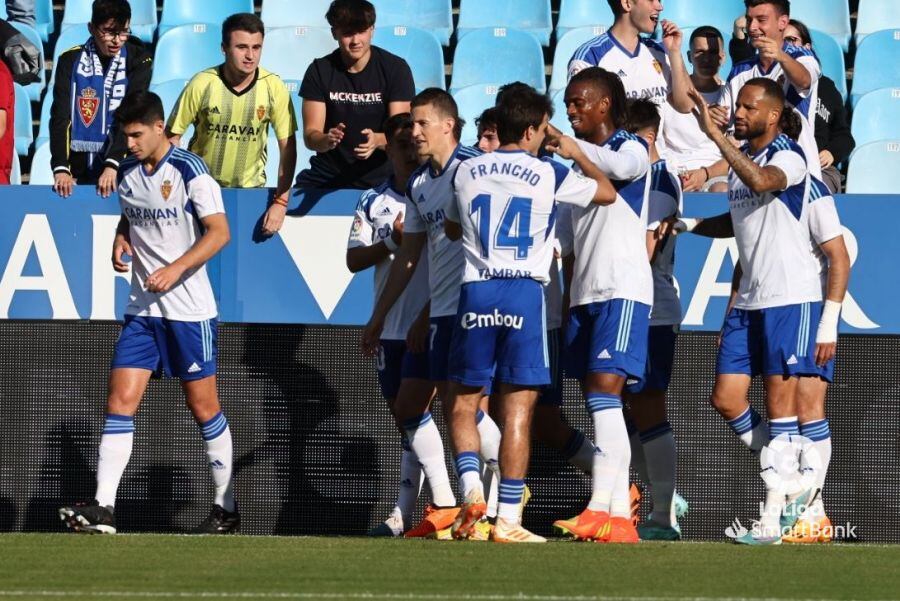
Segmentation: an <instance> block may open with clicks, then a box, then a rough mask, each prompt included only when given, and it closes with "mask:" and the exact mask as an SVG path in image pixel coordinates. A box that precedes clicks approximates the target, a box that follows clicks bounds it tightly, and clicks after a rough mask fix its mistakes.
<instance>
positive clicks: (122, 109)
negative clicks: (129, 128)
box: [116, 90, 166, 125]
mask: <svg viewBox="0 0 900 601" xmlns="http://www.w3.org/2000/svg"><path fill="white" fill-rule="evenodd" d="M165 120H166V113H165V111H164V110H163V103H162V99H160V97H159V96H157V95H156V94H154V93H153V92H148V91H146V90H136V91H134V92H130V93H128V94H127V95H126V96H125V98H124V100H122V104H120V105H119V108H117V109H116V121H118V123H119V125H128V124H129V123H140V124H142V125H153V124H154V123H156V122H157V121H165Z"/></svg>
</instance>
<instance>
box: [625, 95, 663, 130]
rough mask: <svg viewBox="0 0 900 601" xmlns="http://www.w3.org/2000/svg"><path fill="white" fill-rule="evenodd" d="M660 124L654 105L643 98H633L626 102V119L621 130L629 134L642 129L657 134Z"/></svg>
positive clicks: (657, 111)
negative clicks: (650, 130)
mask: <svg viewBox="0 0 900 601" xmlns="http://www.w3.org/2000/svg"><path fill="white" fill-rule="evenodd" d="M660 122H661V119H660V116H659V107H658V106H656V104H655V103H653V102H650V101H649V100H646V99H644V98H634V99H632V100H629V101H628V119H627V120H626V121H625V124H624V125H623V126H622V128H623V129H624V130H626V131H629V132H631V133H637V132H639V131H641V130H644V129H652V130H653V132H654V133H659V124H660Z"/></svg>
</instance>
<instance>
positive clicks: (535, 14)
mask: <svg viewBox="0 0 900 601" xmlns="http://www.w3.org/2000/svg"><path fill="white" fill-rule="evenodd" d="M484 27H488V28H494V27H498V28H508V29H520V30H522V31H527V32H528V33H530V34H532V35H533V36H535V37H536V38H537V40H538V41H539V42H540V43H541V45H542V46H549V45H550V32H551V31H553V20H552V18H551V16H550V0H494V1H493V2H485V1H484V0H461V1H460V5H459V23H458V24H457V26H456V38H457V40H461V39H462V38H463V37H465V36H466V35H467V34H469V33H470V32H472V31H474V30H476V29H481V28H484Z"/></svg>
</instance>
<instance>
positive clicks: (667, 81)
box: [569, 32, 672, 104]
mask: <svg viewBox="0 0 900 601" xmlns="http://www.w3.org/2000/svg"><path fill="white" fill-rule="evenodd" d="M588 67H601V68H603V69H605V70H606V71H610V72H612V73H615V74H616V75H618V76H619V79H621V80H622V84H623V85H624V86H625V94H626V95H627V96H628V98H641V99H648V100H652V101H653V102H654V103H655V104H664V103H665V102H666V99H667V98H668V95H669V90H670V89H671V86H672V69H671V67H670V65H669V57H668V56H666V51H665V49H664V48H663V47H662V46H661V45H660V44H659V42H657V41H655V40H652V39H650V38H643V37H642V38H641V39H640V42H638V45H637V49H636V50H635V51H634V53H632V52H630V51H629V50H626V49H625V47H623V46H622V44H620V43H619V41H618V40H617V39H616V38H615V37H614V36H613V35H612V33H610V32H606V33H604V34H603V35H600V36H597V37H596V38H593V39H591V40H588V41H587V42H585V43H584V44H582V45H581V47H579V48H578V50H576V51H575V54H573V55H572V58H571V59H570V60H569V79H572V76H574V75H575V74H576V73H578V72H579V71H582V70H584V69H587V68H588Z"/></svg>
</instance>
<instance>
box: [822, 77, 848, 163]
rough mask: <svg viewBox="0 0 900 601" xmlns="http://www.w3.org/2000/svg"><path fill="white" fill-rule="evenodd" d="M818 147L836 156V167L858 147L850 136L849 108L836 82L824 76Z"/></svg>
mask: <svg viewBox="0 0 900 601" xmlns="http://www.w3.org/2000/svg"><path fill="white" fill-rule="evenodd" d="M816 145H817V146H818V147H819V151H822V150H827V151H828V152H830V153H831V154H832V156H834V163H835V165H836V164H838V163H843V162H844V161H846V160H847V158H848V157H849V156H850V152H852V151H853V148H854V147H855V146H856V142H854V140H853V136H852V135H850V122H849V121H848V120H847V107H846V106H844V99H843V97H841V93H840V92H839V91H838V89H837V87H836V86H835V85H834V82H833V81H832V80H831V79H829V78H828V77H825V76H824V75H823V76H822V77H821V78H820V79H819V99H818V102H817V104H816Z"/></svg>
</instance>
